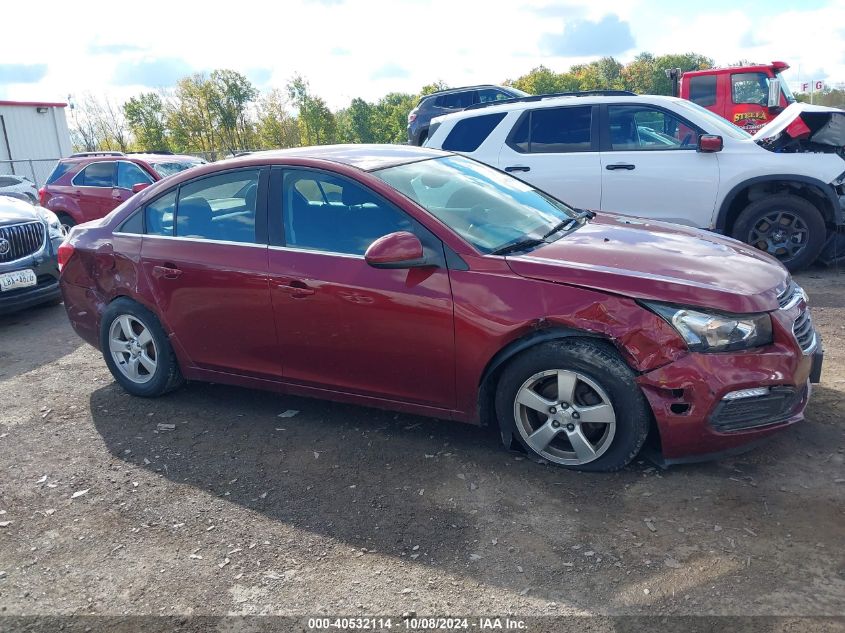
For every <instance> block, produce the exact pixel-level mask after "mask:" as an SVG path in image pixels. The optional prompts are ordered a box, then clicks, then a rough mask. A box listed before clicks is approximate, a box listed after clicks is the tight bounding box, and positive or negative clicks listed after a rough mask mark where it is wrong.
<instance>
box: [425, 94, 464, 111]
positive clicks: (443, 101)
mask: <svg viewBox="0 0 845 633" xmlns="http://www.w3.org/2000/svg"><path fill="white" fill-rule="evenodd" d="M434 104H435V105H437V106H439V107H441V108H449V109H450V110H463V109H464V108H468V107H470V106H471V105H472V91H469V92H453V93H452V94H448V95H442V96H440V97H437V101H435V102H434Z"/></svg>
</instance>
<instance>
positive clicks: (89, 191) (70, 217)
mask: <svg viewBox="0 0 845 633" xmlns="http://www.w3.org/2000/svg"><path fill="white" fill-rule="evenodd" d="M204 164H205V161H204V160H203V159H201V158H197V157H195V156H179V155H175V154H170V153H166V152H161V153H149V154H124V153H123V152H79V153H77V154H72V155H71V156H70V157H69V158H63V159H61V160H60V161H59V163H58V164H57V165H56V167H55V168H54V169H53V172H52V173H51V174H50V176H49V177H48V178H47V184H46V185H44V186H43V187H41V189H39V190H38V200H39V203H40V204H41V206H42V207H45V208H47V209H50V211H52V212H53V213H55V214H56V215H57V216H59V219H60V220H61V222H62V225H63V226H64V227H65V228H66V229H70V228H71V227H73V226H76V225H77V224H80V223H82V222H88V221H89V220H96V219H97V218H101V217H103V216H104V215H106V214H107V213H108V212H110V211H111V210H112V209H114V208H115V207H116V206H118V205H119V204H121V203H122V202H125V201H126V200H128V199H129V198H130V197H132V195H133V194H135V193H136V192H138V191H140V190H141V189H143V188H144V187H147V186H149V185H151V184H152V183H154V182H157V181H159V180H161V179H162V178H166V177H167V176H171V175H173V174H176V173H178V172H180V171H183V170H185V169H188V168H190V167H195V166H196V165H204Z"/></svg>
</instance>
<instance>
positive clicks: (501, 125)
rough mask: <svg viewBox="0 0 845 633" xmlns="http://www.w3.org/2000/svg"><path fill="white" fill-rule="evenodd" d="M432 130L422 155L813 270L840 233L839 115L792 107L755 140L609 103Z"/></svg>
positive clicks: (674, 104) (667, 103)
mask: <svg viewBox="0 0 845 633" xmlns="http://www.w3.org/2000/svg"><path fill="white" fill-rule="evenodd" d="M484 106H485V104H479V106H472V107H470V108H469V109H467V110H464V111H462V112H459V113H455V114H451V115H448V116H445V117H439V118H437V119H434V120H433V121H432V126H431V130H430V132H429V138H428V140H427V142H426V146H427V147H434V148H439V149H444V150H451V151H455V152H459V153H461V154H465V155H467V156H470V157H471V158H474V159H476V160H479V161H481V162H484V163H487V164H488V165H491V166H493V167H498V168H499V169H501V170H503V171H506V172H509V173H512V174H513V175H515V176H518V177H519V178H521V179H523V180H525V181H526V182H529V183H530V184H532V185H534V186H535V187H537V188H538V189H541V190H544V191H546V192H548V193H550V194H552V195H553V196H554V197H556V198H559V199H561V200H563V201H564V202H567V203H569V204H571V205H573V206H575V207H579V208H584V209H595V210H601V211H608V212H615V213H622V214H627V215H634V216H639V217H645V218H653V219H657V220H664V221H668V222H675V223H679V224H686V225H689V226H695V227H699V228H705V229H710V230H713V231H718V232H720V233H724V234H727V235H730V236H733V237H735V238H737V239H739V240H742V241H744V242H747V243H748V244H751V245H753V246H755V247H757V248H759V249H761V250H764V251H767V252H768V253H770V254H771V255H773V256H775V257H777V258H778V259H780V260H781V262H783V264H785V265H786V266H787V267H788V268H789V269H790V270H797V269H799V268H803V267H804V266H807V265H808V264H810V263H812V262H813V261H814V260H815V259H816V258H817V257H818V255H819V253H820V252H821V251H822V249H823V248H824V247H825V245H826V244H827V243H828V242H829V241H831V240H833V239H834V238H835V233H836V230H837V228H838V227H840V226H842V225H843V224H845V210H843V206H845V189H843V183H845V150H844V149H843V148H845V111H842V110H835V109H833V108H824V107H820V106H809V105H806V104H793V105H790V106H789V107H787V108H786V109H785V110H784V111H783V112H782V113H781V114H780V115H779V116H778V117H777V118H776V119H775V120H773V121H772V122H771V123H769V124H768V125H767V126H765V127H764V128H762V129H761V130H760V131H759V132H758V133H757V134H755V135H754V136H753V137H752V136H750V135H749V134H748V133H746V132H745V131H743V130H741V129H739V128H738V127H736V126H734V125H733V124H731V123H729V122H728V121H725V120H724V119H722V118H721V117H719V116H717V115H715V114H713V113H712V112H710V111H708V110H705V109H704V108H702V107H701V106H698V105H696V104H695V103H692V102H690V101H686V100H682V99H677V98H674V97H662V96H637V95H634V94H625V93H620V92H619V91H610V92H609V93H607V94H605V93H602V92H600V91H599V92H591V93H576V94H573V95H571V96H543V95H540V96H537V97H526V98H521V99H513V100H510V101H507V102H504V103H500V104H499V105H496V104H491V105H490V106H488V107H484Z"/></svg>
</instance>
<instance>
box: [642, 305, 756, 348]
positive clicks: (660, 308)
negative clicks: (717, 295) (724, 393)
mask: <svg viewBox="0 0 845 633" xmlns="http://www.w3.org/2000/svg"><path fill="white" fill-rule="evenodd" d="M646 306H647V307H648V308H649V309H650V310H652V311H654V312H656V313H657V314H659V315H660V316H661V317H663V318H664V319H666V321H668V322H669V323H670V324H671V325H672V327H674V328H675V329H676V330H677V331H678V334H680V335H681V337H683V339H684V341H686V343H687V347H689V349H690V351H692V352H727V351H730V350H737V349H748V348H750V347H759V346H761V345H768V344H769V343H771V342H772V319H771V317H770V316H769V315H768V314H766V313H764V314H743V315H730V314H714V313H710V312H701V311H699V310H693V309H692V308H679V307H677V306H669V305H665V304H662V303H646Z"/></svg>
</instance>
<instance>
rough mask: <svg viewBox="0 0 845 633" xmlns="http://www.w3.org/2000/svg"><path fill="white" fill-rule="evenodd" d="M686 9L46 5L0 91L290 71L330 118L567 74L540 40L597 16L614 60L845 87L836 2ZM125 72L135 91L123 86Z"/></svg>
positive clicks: (118, 95) (302, 3) (13, 40)
mask: <svg viewBox="0 0 845 633" xmlns="http://www.w3.org/2000/svg"><path fill="white" fill-rule="evenodd" d="M688 5H689V3H684V2H681V1H680V0H674V1H673V2H668V1H667V0H652V1H646V0H607V1H606V2H602V3H595V2H592V1H590V0H564V1H561V0H558V1H555V0H546V1H544V0H530V1H524V2H521V3H510V2H490V1H489V0H488V1H484V0H461V1H456V0H392V1H389V0H374V1H368V0H345V1H337V0H330V1H328V2H327V1H325V0H317V1H315V0H289V1H285V2H266V3H241V4H239V5H231V4H228V5H227V4H218V3H202V4H200V3H193V2H164V1H163V0H148V2H147V3H145V5H144V10H143V11H137V12H132V13H131V15H129V14H126V15H125V16H124V17H121V16H120V12H119V11H118V12H116V11H115V9H114V3H113V2H108V1H105V0H89V1H87V2H86V3H85V5H84V10H81V7H82V5H79V4H67V3H62V4H56V5H52V6H50V7H49V9H45V10H48V11H49V12H50V19H49V20H42V21H40V22H39V32H38V37H37V38H33V37H32V34H31V33H29V32H26V31H25V30H23V29H10V30H7V31H6V32H4V35H3V38H2V39H0V59H2V60H3V63H4V64H29V65H32V64H47V73H46V75H45V76H44V77H43V78H42V79H41V80H40V81H38V82H37V83H30V84H25V85H24V84H10V85H5V86H0V91H2V92H3V93H4V97H5V98H13V99H21V100H29V99H50V100H55V99H63V98H65V97H66V96H67V95H68V94H71V93H73V94H77V95H78V94H81V93H83V92H86V91H91V92H93V93H95V94H102V93H107V94H109V95H110V96H111V97H113V98H115V99H118V100H119V99H125V98H127V97H128V96H130V95H132V94H134V93H136V92H138V91H139V90H142V89H143V87H142V85H141V84H144V85H150V84H151V83H153V84H154V83H155V81H154V79H155V77H154V76H153V77H152V79H151V77H150V76H149V73H148V72H147V71H150V70H151V69H153V70H154V68H155V66H154V64H155V63H162V62H166V61H167V60H170V63H169V64H168V63H164V64H163V66H162V67H163V68H164V67H166V68H167V69H169V71H172V70H173V69H174V68H182V69H212V68H232V69H234V70H238V71H240V72H243V73H245V74H247V75H248V76H249V75H250V73H251V72H252V73H255V72H258V73H259V75H258V76H260V78H261V79H264V80H265V81H264V82H262V87H280V88H282V87H284V84H285V82H286V81H287V79H288V78H290V77H291V76H292V75H293V74H294V73H296V72H299V73H301V74H302V75H303V76H305V77H306V78H307V79H308V80H309V81H310V83H311V87H312V90H313V91H314V92H315V93H316V94H319V95H320V96H322V97H323V98H325V99H326V101H327V102H328V104H329V106H330V107H333V108H338V107H342V106H344V105H346V104H347V103H348V102H349V100H350V99H351V98H353V97H356V96H361V97H364V98H366V99H377V98H378V97H379V96H381V95H383V94H384V93H386V92H388V91H406V92H415V91H416V90H418V89H419V87H420V86H422V85H423V84H426V83H430V82H432V81H435V80H437V79H442V80H445V81H446V82H447V83H449V84H450V85H462V84H470V83H486V82H494V83H495V82H501V81H503V80H505V79H507V78H515V77H517V76H519V75H521V74H523V73H525V72H527V71H528V70H530V69H531V68H533V67H534V66H537V65H539V64H546V65H547V66H550V67H552V68H554V69H556V70H565V69H566V68H568V67H569V66H570V65H571V64H573V63H581V62H584V61H589V58H583V57H572V58H566V57H553V56H546V55H543V54H542V52H541V49H540V41H541V37H542V36H543V34H544V33H562V32H565V28H564V27H565V25H566V23H567V20H570V21H571V20H576V19H580V20H589V21H591V22H599V21H601V20H603V19H604V18H606V17H607V16H612V17H611V19H613V20H618V21H621V22H624V23H627V24H630V28H631V33H632V35H633V38H634V40H635V42H636V49H634V50H631V51H629V52H627V53H625V56H624V57H623V58H622V60H623V61H626V60H627V59H628V58H630V57H633V55H634V54H635V53H636V52H637V51H639V50H649V51H652V52H654V53H666V52H688V51H695V52H700V53H703V54H706V55H709V56H711V57H714V58H715V59H716V60H717V61H718V62H720V63H730V62H734V61H736V60H738V59H742V58H749V59H757V60H760V61H770V60H771V59H783V60H785V61H787V62H789V63H790V64H791V65H792V67H793V69H792V70H791V71H790V74H791V77H792V78H793V79H794V78H797V72H798V66H800V69H801V75H802V77H803V76H805V75H806V74H808V73H820V72H824V73H825V74H826V75H828V76H829V77H831V78H834V79H839V80H845V45H843V38H842V36H841V35H842V33H841V30H842V28H843V26H842V25H845V4H843V0H831V1H830V2H829V4H827V5H826V6H825V7H823V8H816V9H812V10H810V9H808V10H802V9H792V10H778V9H777V5H776V3H772V2H771V1H769V2H764V1H763V0H746V3H745V4H744V5H743V10H742V11H739V10H725V11H716V10H715V9H708V6H710V5H708V4H707V3H705V4H702V5H699V6H697V7H691V6H688ZM715 6H716V7H720V6H727V5H726V4H723V3H718V2H717V3H716V4H715ZM124 18H125V19H124ZM69 34H70V35H72V36H69ZM118 34H119V35H118ZM749 34H750V36H751V37H750V39H749ZM743 43H745V44H746V45H747V44H749V43H752V44H754V45H753V46H751V47H749V46H743V45H742V44H743ZM546 50H552V49H546ZM557 50H568V49H566V48H565V47H563V48H558V49H557ZM173 60H178V63H175V62H174V61H173ZM133 68H134V69H136V70H137V71H138V75H137V76H138V77H139V80H138V85H132V80H131V79H132V76H131V72H130V71H131V70H132V69H133ZM127 69H129V70H127ZM385 69H387V70H385ZM141 70H143V71H144V73H141V72H140V71H141ZM380 71H381V72H380ZM400 71H401V72H400ZM127 74H128V75H129V77H127V76H126V75H127ZM142 74H143V75H144V76H143V81H141V80H140V78H141V75H142ZM165 74H167V73H165ZM165 74H162V82H165V80H169V79H171V78H172V72H170V76H167V77H165ZM253 76H255V75H253ZM115 78H117V79H122V80H123V81H115ZM119 83H121V84H125V83H129V85H118V84H119Z"/></svg>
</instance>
